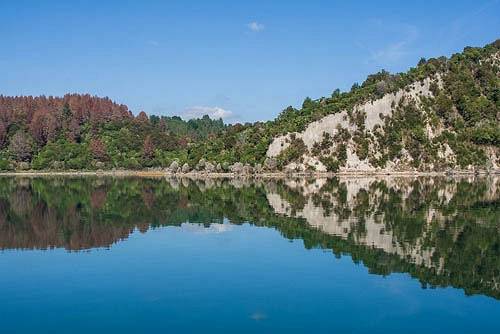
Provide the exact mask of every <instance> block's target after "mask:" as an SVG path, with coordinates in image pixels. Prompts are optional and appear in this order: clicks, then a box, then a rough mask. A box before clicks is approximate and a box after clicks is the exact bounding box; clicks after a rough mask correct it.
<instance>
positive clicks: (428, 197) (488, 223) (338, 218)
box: [0, 177, 500, 299]
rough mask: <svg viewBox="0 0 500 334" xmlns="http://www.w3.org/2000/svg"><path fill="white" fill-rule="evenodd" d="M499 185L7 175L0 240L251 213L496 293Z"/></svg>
mask: <svg viewBox="0 0 500 334" xmlns="http://www.w3.org/2000/svg"><path fill="white" fill-rule="evenodd" d="M499 194H500V179H499V178H497V177H488V178H460V179H450V178H394V177H391V178H346V179H315V180H307V179H297V180H258V181H255V180H247V179H232V180H221V179H208V180H191V179H138V178H88V177H87V178H33V179H30V178H0V248H1V249H4V250H5V249H48V248H57V247H60V248H65V249H67V250H71V251H77V250H83V249H89V248H95V247H110V246H112V245H113V244H114V243H116V242H119V241H121V240H124V239H126V238H127V237H128V236H129V235H130V234H131V233H132V232H133V231H135V230H138V231H140V232H146V231H147V230H148V229H151V228H155V227H158V226H182V227H183V228H184V229H187V230H190V231H192V232H196V233H199V232H203V233H205V232H210V233H222V232H224V231H226V230H228V229H230V228H231V225H230V224H242V223H244V222H249V223H251V224H254V225H257V226H266V227H270V228H275V229H277V230H278V231H280V232H281V234H282V235H283V236H284V237H286V238H290V239H292V238H293V239H302V240H303V242H304V245H305V247H306V248H312V247H321V248H324V249H329V250H331V251H332V252H333V253H334V254H335V255H336V256H340V255H344V254H345V255H349V256H351V257H352V259H353V261H355V262H361V263H363V265H365V266H366V267H367V268H368V269H369V270H370V272H371V273H376V274H382V275H387V274H390V273H392V272H405V273H409V274H410V275H411V276H413V277H415V278H418V279H419V280H420V282H421V283H422V286H423V287H434V286H454V287H458V288H462V289H464V290H465V292H466V293H467V294H485V295H489V296H492V297H494V298H497V299H499V298H500V224H499V223H498V220H499V217H500V205H499V203H500V202H499V198H500V196H499ZM226 219H227V221H228V222H229V223H230V224H228V223H224V222H225V220H226Z"/></svg>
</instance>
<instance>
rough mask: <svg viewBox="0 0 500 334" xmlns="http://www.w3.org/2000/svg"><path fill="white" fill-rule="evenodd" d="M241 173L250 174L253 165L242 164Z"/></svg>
mask: <svg viewBox="0 0 500 334" xmlns="http://www.w3.org/2000/svg"><path fill="white" fill-rule="evenodd" d="M243 173H245V174H252V173H253V167H252V166H250V165H249V164H245V166H243Z"/></svg>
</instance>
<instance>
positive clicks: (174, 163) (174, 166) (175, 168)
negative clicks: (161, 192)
mask: <svg viewBox="0 0 500 334" xmlns="http://www.w3.org/2000/svg"><path fill="white" fill-rule="evenodd" d="M168 170H169V171H170V172H171V173H177V172H178V171H179V163H178V162H177V161H175V160H174V161H172V163H171V164H170V167H168Z"/></svg>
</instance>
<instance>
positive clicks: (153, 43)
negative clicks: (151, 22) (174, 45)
mask: <svg viewBox="0 0 500 334" xmlns="http://www.w3.org/2000/svg"><path fill="white" fill-rule="evenodd" d="M147 44H148V45H151V46H160V42H158V41H155V40H154V39H151V40H149V41H147Z"/></svg>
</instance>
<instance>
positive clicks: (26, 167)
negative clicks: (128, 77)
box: [17, 161, 30, 170]
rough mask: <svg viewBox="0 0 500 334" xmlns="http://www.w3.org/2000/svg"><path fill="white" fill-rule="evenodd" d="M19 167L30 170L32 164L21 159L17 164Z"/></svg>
mask: <svg viewBox="0 0 500 334" xmlns="http://www.w3.org/2000/svg"><path fill="white" fill-rule="evenodd" d="M17 169H19V170H28V169H30V164H29V163H28V162H26V161H21V162H19V163H18V164H17Z"/></svg>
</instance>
